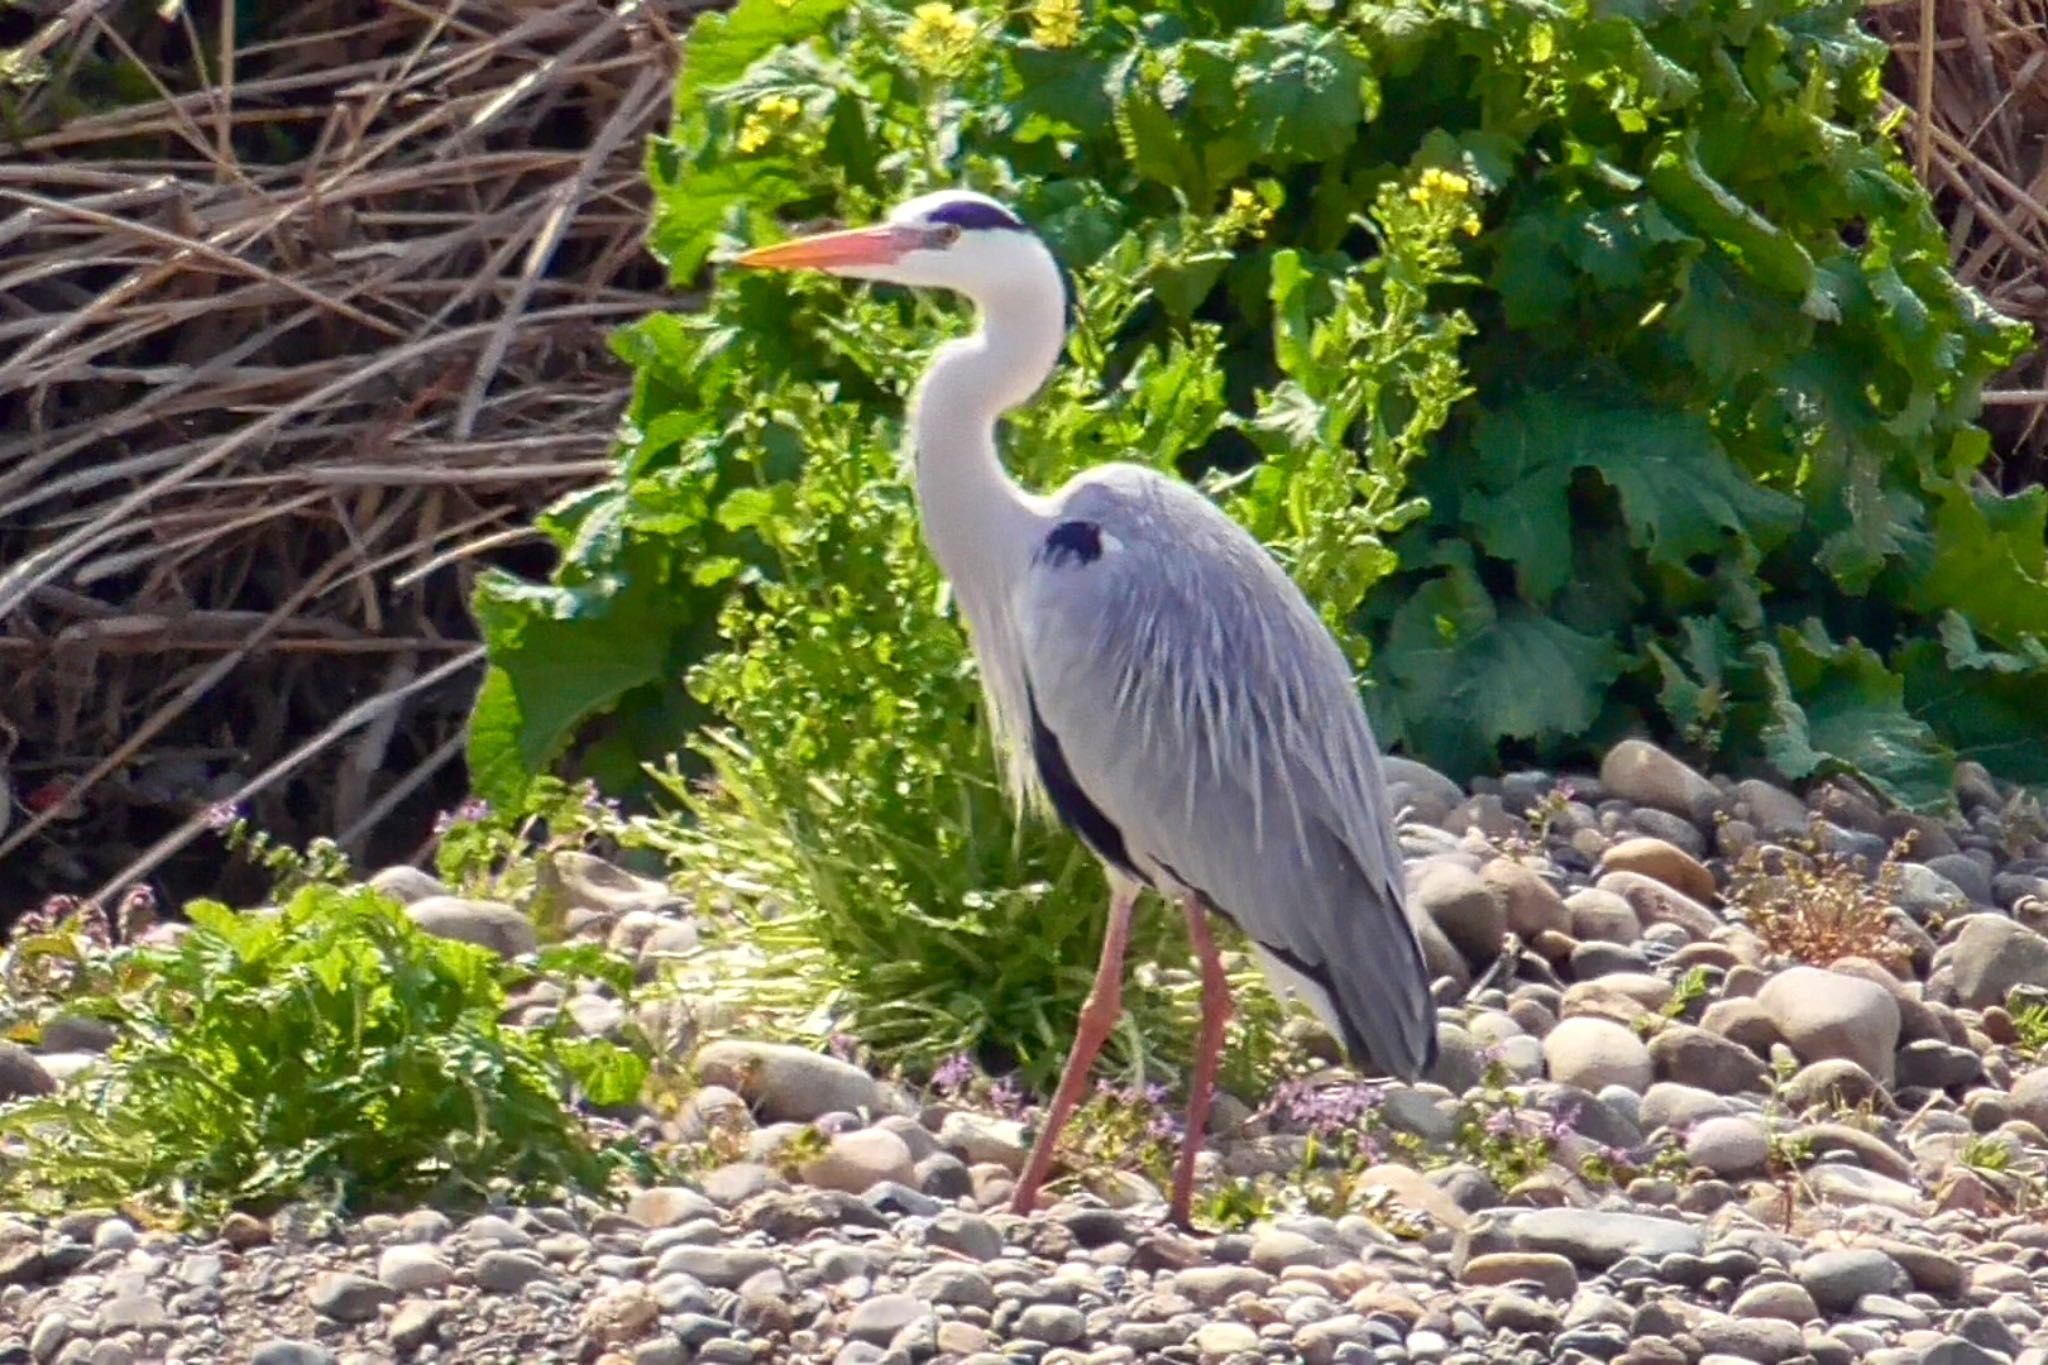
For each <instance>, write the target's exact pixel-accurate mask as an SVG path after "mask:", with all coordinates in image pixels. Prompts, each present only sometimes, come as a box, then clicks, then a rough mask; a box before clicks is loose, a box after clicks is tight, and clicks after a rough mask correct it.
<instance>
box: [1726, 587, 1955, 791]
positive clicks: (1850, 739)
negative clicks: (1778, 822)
mask: <svg viewBox="0 0 2048 1365" xmlns="http://www.w3.org/2000/svg"><path fill="white" fill-rule="evenodd" d="M1753 653H1754V657H1755V658H1756V661H1757V662H1758V663H1760V664H1761V665H1762V666H1763V668H1764V670H1765V674H1766V676H1767V677H1768V678H1769V680H1770V684H1771V687H1772V694H1773V695H1772V704H1773V706H1774V708H1775V709H1776V711H1777V718H1776V721H1775V722H1774V723H1773V724H1772V725H1771V726H1769V727H1767V728H1766V730H1765V732H1764V736H1763V739H1764V747H1765V753H1766V755H1767V756H1768V757H1769V758H1770V760H1771V762H1772V763H1773V764H1774V765H1776V767H1777V768H1778V770H1779V771H1780V772H1781V773H1783V774H1784V775H1785V776H1786V777H1789V778H1792V779H1794V780H1798V779H1803V778H1809V777H1820V776H1824V775H1826V774H1828V773H1830V772H1837V771H1842V772H1849V773H1853V774H1855V775H1857V776H1859V777H1861V778H1863V779H1864V780H1866V781H1868V782H1869V783H1870V784H1871V785H1872V786H1874V787H1876V788H1877V789H1878V790H1879V791H1881V792H1883V793H1884V794H1885V795H1886V796H1888V797H1890V798H1891V799H1893V800H1895V801H1897V802H1899V804H1901V805H1903V806H1905V807H1906V808H1908V809H1909V810H1918V811H1941V810H1945V809H1948V808H1950V807H1951V806H1952V804H1953V801H1954V792H1955V753H1954V751H1953V750H1952V749H1950V748H1949V747H1948V746H1946V745H1944V744H1943V743H1941V741H1940V740H1939V739H1938V738H1937V737H1936V736H1935V734H1934V732H1933V730H1931V729H1930V728H1929V727H1928V726H1927V725H1926V724H1925V723H1923V722H1922V721H1920V720H1918V719H1916V718H1915V717H1914V716H1913V715H1912V713H1911V712H1909V711H1908V710H1907V709H1906V705H1905V682H1904V680H1903V679H1902V678H1900V677H1899V676H1898V675H1897V674H1895V673H1893V672H1892V671H1891V670H1890V669H1888V668H1887V667H1886V666H1885V663H1884V660H1882V659H1881V658H1879V657H1878V656H1877V654H1876V653H1874V652H1873V651H1871V650H1870V649H1869V648H1867V647H1865V646H1864V645H1861V644H1858V643H1856V642H1855V641H1853V640H1852V641H1849V642H1848V643H1846V644H1843V643H1836V642H1834V641H1832V640H1830V639H1828V638H1827V636H1826V635H1825V634H1824V633H1823V632H1822V631H1821V629H1820V627H1819V625H1818V623H1815V622H1808V623H1807V625H1806V626H1805V627H1804V628H1802V629H1800V630H1793V629H1790V628H1789V627H1788V628H1781V629H1780V630H1779V631H1778V636H1777V641H1776V648H1775V649H1772V648H1771V647H1770V646H1768V645H1763V644H1759V645H1757V646H1755V647H1754V648H1753Z"/></svg>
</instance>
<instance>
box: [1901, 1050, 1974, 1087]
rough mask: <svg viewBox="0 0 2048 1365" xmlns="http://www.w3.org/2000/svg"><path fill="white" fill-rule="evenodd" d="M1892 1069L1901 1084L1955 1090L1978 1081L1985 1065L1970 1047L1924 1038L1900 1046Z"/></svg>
mask: <svg viewBox="0 0 2048 1365" xmlns="http://www.w3.org/2000/svg"><path fill="white" fill-rule="evenodd" d="M1892 1068H1893V1075H1894V1078H1895V1079H1896V1080H1897V1082H1898V1084H1899V1085H1901V1086H1917V1087H1920V1088H1922V1089H1926V1090H1952V1089H1954V1088H1955V1087H1957V1086H1960V1085H1968V1084H1969V1083H1970V1082H1971V1081H1974V1080H1976V1079H1977V1077H1978V1075H1979V1074H1980V1073H1981V1072H1982V1071H1983V1069H1984V1066H1983V1062H1982V1061H1981V1060H1980V1059H1979V1058H1978V1056H1977V1054H1976V1053H1975V1052H1973V1051H1971V1050H1970V1049H1969V1048H1966V1047H1957V1046H1956V1045H1955V1044H1953V1043H1946V1042H1942V1041H1939V1040H1937V1039H1934V1038H1922V1039H1919V1040H1918V1041H1916V1042H1911V1043H1908V1044H1906V1045H1905V1046H1904V1047H1902V1048H1900V1049H1899V1051H1898V1054H1897V1056H1896V1057H1895V1058H1894V1059H1893V1063H1892Z"/></svg>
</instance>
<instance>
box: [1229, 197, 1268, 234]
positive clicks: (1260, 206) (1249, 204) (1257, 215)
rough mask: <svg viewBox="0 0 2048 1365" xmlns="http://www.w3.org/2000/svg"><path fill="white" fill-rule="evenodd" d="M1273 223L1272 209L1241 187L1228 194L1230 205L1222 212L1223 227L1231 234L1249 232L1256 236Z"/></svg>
mask: <svg viewBox="0 0 2048 1365" xmlns="http://www.w3.org/2000/svg"><path fill="white" fill-rule="evenodd" d="M1272 221H1273V207H1272V205H1270V204H1268V203H1267V202H1266V201H1265V200H1263V199H1261V198H1259V196H1258V195H1256V194H1253V193H1252V192H1251V191H1250V190H1248V189H1246V188H1244V187H1243V186H1242V185H1240V186H1238V187H1237V188H1236V189H1234V190H1232V191H1231V192H1230V203H1229V205H1228V206H1227V207H1226V208H1225V209H1224V210H1223V223H1224V227H1225V228H1226V229H1227V230H1228V231H1230V232H1232V233H1239V232H1249V233H1252V234H1253V235H1255V236H1256V235H1257V234H1259V233H1260V232H1262V231H1264V230H1265V226H1266V224H1268V223H1270V222H1272Z"/></svg>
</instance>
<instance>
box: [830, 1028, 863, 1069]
mask: <svg viewBox="0 0 2048 1365" xmlns="http://www.w3.org/2000/svg"><path fill="white" fill-rule="evenodd" d="M825 1047H826V1049H827V1050H828V1051H829V1052H831V1054H832V1055H833V1056H834V1057H837V1058H838V1059H839V1060H840V1061H842V1062H850V1061H852V1060H853V1058H854V1052H855V1048H856V1044H855V1042H854V1037H853V1035H852V1034H850V1033H835V1034H833V1035H832V1036H831V1037H830V1038H827V1039H826V1040H825Z"/></svg>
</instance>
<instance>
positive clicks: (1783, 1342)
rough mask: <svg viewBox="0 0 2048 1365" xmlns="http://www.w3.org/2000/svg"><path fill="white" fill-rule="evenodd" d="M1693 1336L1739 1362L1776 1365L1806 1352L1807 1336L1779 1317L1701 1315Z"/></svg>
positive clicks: (1694, 1325) (1708, 1349) (1715, 1350)
mask: <svg viewBox="0 0 2048 1365" xmlns="http://www.w3.org/2000/svg"><path fill="white" fill-rule="evenodd" d="M1692 1335H1693V1336H1694V1338H1696V1339H1697V1340H1698V1341H1699V1343H1700V1345H1701V1346H1703V1347H1705V1348H1706V1350H1707V1352H1708V1357H1707V1358H1709V1359H1711V1357H1712V1356H1713V1355H1714V1354H1717V1353H1718V1354H1720V1355H1723V1356H1733V1357H1734V1358H1735V1359H1736V1360H1750V1361H1757V1362H1759V1365H1777V1363H1778V1362H1779V1361H1783V1360H1791V1359H1793V1358H1795V1357H1797V1356H1800V1355H1803V1354H1804V1353H1805V1351H1806V1337H1805V1334H1804V1333H1802V1332H1801V1331H1800V1330H1799V1328H1798V1327H1797V1326H1796V1325H1794V1324H1793V1323H1789V1322H1784V1321H1781V1320H1779V1319H1777V1318H1731V1317H1726V1316H1723V1315H1722V1314H1719V1313H1708V1314H1702V1315H1701V1317H1700V1320H1699V1321H1698V1322H1696V1323H1694V1324H1693V1329H1692Z"/></svg>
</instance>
